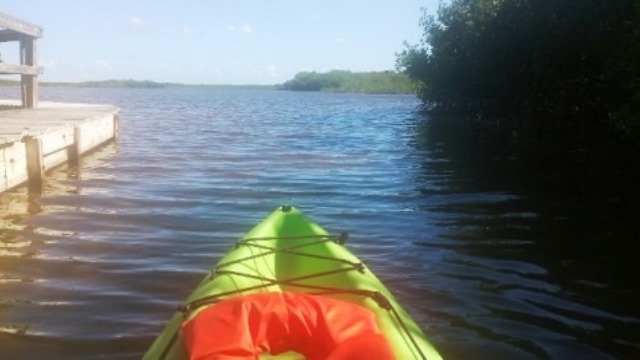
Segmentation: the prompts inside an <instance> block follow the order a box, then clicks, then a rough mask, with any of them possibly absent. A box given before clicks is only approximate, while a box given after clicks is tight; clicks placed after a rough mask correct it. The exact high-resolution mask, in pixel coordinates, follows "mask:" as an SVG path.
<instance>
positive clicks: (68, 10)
mask: <svg viewBox="0 0 640 360" xmlns="http://www.w3.org/2000/svg"><path fill="white" fill-rule="evenodd" d="M438 2H439V0H384V1H383V0H318V1H316V0H307V1H305V0H297V1H296V0H226V1H222V0H218V1H213V0H210V1H205V0H201V1H195V0H183V1H178V0H175V1H174V0H155V1H152V0H111V1H106V0H94V1H88V0H8V1H3V2H2V4H0V12H4V13H6V14H9V15H11V16H14V17H17V18H20V19H23V20H26V21H29V22H32V23H35V24H37V25H39V26H41V27H42V28H43V30H44V35H43V37H42V38H41V39H39V40H38V63H39V65H42V66H44V68H45V70H44V74H43V75H42V76H41V77H40V80H41V81H85V80H104V79H137V80H154V81H161V82H181V83H192V84H277V83H282V82H284V81H286V80H288V79H291V78H292V77H293V76H294V75H295V74H296V73H297V72H299V71H320V72H323V71H329V70H332V69H341V70H352V71H374V70H392V69H394V67H395V53H396V52H399V51H401V50H402V49H403V41H405V40H406V41H408V42H409V43H412V44H415V43H418V42H419V40H420V38H421V36H422V29H420V27H419V24H418V22H419V19H420V15H421V11H420V8H422V7H426V8H427V10H428V11H429V12H430V13H433V12H435V11H436V10H437V7H438ZM0 53H1V54H2V59H3V60H4V61H5V62H9V63H17V62H18V60H17V55H18V47H17V44H16V43H15V42H14V43H0ZM3 78H7V77H3ZM8 78H11V77H8Z"/></svg>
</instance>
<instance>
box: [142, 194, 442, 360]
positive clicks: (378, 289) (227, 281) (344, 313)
mask: <svg viewBox="0 0 640 360" xmlns="http://www.w3.org/2000/svg"><path fill="white" fill-rule="evenodd" d="M345 240H346V234H343V235H340V236H332V235H329V233H327V232H326V231H325V230H324V229H323V228H322V227H320V226H319V225H318V224H316V223H314V222H313V221H311V220H309V219H308V218H307V217H306V216H305V215H304V214H303V213H302V212H301V211H299V210H298V209H296V208H294V207H291V206H282V207H279V208H278V209H276V210H275V211H274V212H273V213H272V214H271V215H269V216H268V217H267V218H266V219H264V220H263V221H262V222H260V223H259V224H258V225H257V226H255V227H254V228H253V229H252V230H251V231H249V232H248V233H247V234H246V235H245V237H244V238H242V239H240V240H238V242H237V243H236V246H235V248H233V249H232V250H231V251H229V252H228V253H227V255H225V256H224V257H223V258H222V259H221V260H220V262H219V263H218V264H217V265H216V266H215V267H214V268H213V269H212V270H211V272H210V273H209V274H208V275H207V276H206V277H205V278H204V279H203V280H202V282H201V283H200V284H199V285H198V286H197V288H196V289H195V291H194V292H193V293H192V294H191V295H190V296H189V297H188V298H187V299H186V301H185V302H184V304H183V305H182V306H181V307H180V309H179V311H177V312H176V313H175V314H174V315H173V317H172V318H171V320H170V321H169V323H168V325H167V326H166V327H165V329H164V330H163V331H162V332H161V333H160V335H159V336H158V337H157V338H156V340H155V341H154V342H153V344H152V345H151V347H150V348H149V350H148V351H147V353H146V354H145V356H144V359H196V358H198V359H204V358H207V359H231V358H233V359H257V358H273V357H278V358H297V359H299V358H307V359H355V358H372V357H373V358H378V359H382V358H385V359H394V358H395V359H429V360H436V359H441V357H440V355H439V354H438V352H437V350H435V348H434V347H433V346H432V345H431V343H430V342H429V341H428V340H427V338H426V337H425V335H424V333H423V332H422V331H421V330H420V328H419V327H418V325H417V324H416V323H415V321H414V320H413V319H411V317H410V316H409V315H408V314H407V313H406V311H405V310H404V309H403V308H402V307H401V306H400V304H399V303H398V301H397V300H396V299H395V298H394V296H393V295H392V294H391V293H390V292H389V290H388V289H387V288H386V287H385V286H384V285H383V284H382V283H381V282H380V280H378V278H377V277H376V276H375V275H374V274H373V273H372V272H371V271H370V270H369V269H368V268H367V267H366V266H365V265H364V264H363V263H362V262H361V261H360V260H359V259H358V258H357V257H356V256H354V255H353V254H352V253H351V252H350V251H349V250H347V249H346V248H345V247H344V246H343V243H344V241H345Z"/></svg>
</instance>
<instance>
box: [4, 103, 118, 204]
mask: <svg viewBox="0 0 640 360" xmlns="http://www.w3.org/2000/svg"><path fill="white" fill-rule="evenodd" d="M21 106H22V103H21V101H11V100H0V108H2V109H4V110H0V192H4V191H6V190H9V189H11V188H14V187H17V186H20V185H24V184H28V186H29V190H30V191H33V192H39V191H41V190H42V185H43V181H44V176H45V173H46V172H47V171H49V170H51V169H53V168H55V167H57V166H59V165H62V164H65V163H68V164H70V165H72V166H74V165H77V164H78V161H79V159H80V156H82V154H85V153H87V152H90V151H91V150H93V149H95V148H97V147H99V146H100V145H102V144H104V143H107V142H109V141H112V140H115V139H116V138H117V135H118V115H119V109H118V108H117V107H115V106H111V105H92V104H70V103H55V102H45V101H43V102H39V103H38V107H37V108H35V109H23V108H21Z"/></svg>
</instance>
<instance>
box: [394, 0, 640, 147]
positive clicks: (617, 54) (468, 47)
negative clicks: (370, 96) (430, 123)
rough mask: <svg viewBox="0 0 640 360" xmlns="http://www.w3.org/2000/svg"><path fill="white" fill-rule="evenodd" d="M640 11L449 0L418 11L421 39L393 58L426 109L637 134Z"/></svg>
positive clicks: (590, 0)
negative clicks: (429, 10)
mask: <svg viewBox="0 0 640 360" xmlns="http://www.w3.org/2000/svg"><path fill="white" fill-rule="evenodd" d="M639 19H640V5H638V3H637V1H635V0H616V1H610V0H452V1H451V3H450V4H448V5H441V6H440V8H439V10H438V14H437V16H428V15H426V13H425V15H423V18H422V20H421V26H422V27H423V29H424V38H423V42H422V43H421V44H420V45H413V46H411V45H407V46H406V47H405V49H404V50H403V51H402V52H401V53H399V54H397V65H398V68H399V69H400V70H402V71H403V72H404V73H405V74H407V75H408V76H409V77H410V78H411V79H412V80H414V81H415V82H417V83H418V84H419V86H418V90H419V91H418V95H419V96H420V97H421V99H422V100H423V102H424V103H425V105H427V106H428V107H429V108H431V109H438V110H442V111H445V112H449V113H457V114H463V115H471V116H474V117H478V116H480V117H482V118H484V119H489V118H491V119H492V120H495V118H500V119H501V123H502V124H503V125H506V126H508V127H511V128H512V129H515V131H523V129H524V128H526V129H529V130H533V131H534V132H537V133H539V134H541V136H553V134H560V137H566V136H570V137H571V138H573V139H579V141H582V142H584V141H586V140H585V139H586V138H588V137H589V136H592V135H595V134H600V133H601V132H602V131H603V130H606V131H609V132H615V131H622V132H626V133H632V132H634V131H637V132H638V134H637V135H638V136H639V138H640V131H638V130H633V129H637V128H638V127H639V126H638V122H639V121H640V106H639V105H638V102H639V101H640V100H639V98H640V93H639V90H638V89H639V86H638V85H639V83H640V69H639V66H640V65H639V64H640V55H639V53H640V21H639ZM516 119H517V120H516ZM629 122H631V123H632V124H630V123H629ZM633 124H635V125H633Z"/></svg>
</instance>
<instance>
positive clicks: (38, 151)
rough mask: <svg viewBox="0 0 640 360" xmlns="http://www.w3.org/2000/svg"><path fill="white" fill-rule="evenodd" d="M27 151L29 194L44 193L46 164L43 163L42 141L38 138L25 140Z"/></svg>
mask: <svg viewBox="0 0 640 360" xmlns="http://www.w3.org/2000/svg"><path fill="white" fill-rule="evenodd" d="M24 142H25V146H26V149H27V175H28V176H29V180H28V181H29V192H34V193H35V192H42V185H43V182H44V164H43V161H42V141H41V140H40V138H38V137H36V136H27V137H25V139H24Z"/></svg>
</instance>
